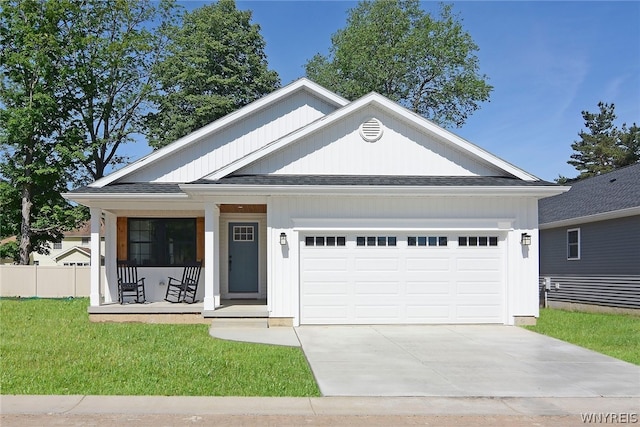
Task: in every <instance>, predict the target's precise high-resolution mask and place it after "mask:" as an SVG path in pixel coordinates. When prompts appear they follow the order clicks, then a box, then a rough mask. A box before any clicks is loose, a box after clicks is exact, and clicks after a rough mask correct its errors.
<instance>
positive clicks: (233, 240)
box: [229, 222, 258, 293]
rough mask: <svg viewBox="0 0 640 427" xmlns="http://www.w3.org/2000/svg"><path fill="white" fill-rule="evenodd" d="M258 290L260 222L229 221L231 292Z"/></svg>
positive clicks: (255, 291)
mask: <svg viewBox="0 0 640 427" xmlns="http://www.w3.org/2000/svg"><path fill="white" fill-rule="evenodd" d="M257 292H258V223H257V222H230V223H229V293H257Z"/></svg>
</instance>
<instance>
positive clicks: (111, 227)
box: [104, 212, 118, 303]
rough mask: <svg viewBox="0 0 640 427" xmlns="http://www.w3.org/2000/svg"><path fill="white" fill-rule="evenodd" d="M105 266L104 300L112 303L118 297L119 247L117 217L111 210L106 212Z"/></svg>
mask: <svg viewBox="0 0 640 427" xmlns="http://www.w3.org/2000/svg"><path fill="white" fill-rule="evenodd" d="M104 217H105V218H104V268H105V277H106V279H107V281H106V283H105V287H104V288H105V289H104V302H105V303H110V302H114V301H115V300H116V299H117V294H118V289H117V287H118V278H117V275H118V273H117V271H116V258H117V256H118V252H117V251H118V249H117V241H116V240H117V234H118V231H117V222H116V221H117V218H116V215H115V214H112V213H111V212H105V213H104Z"/></svg>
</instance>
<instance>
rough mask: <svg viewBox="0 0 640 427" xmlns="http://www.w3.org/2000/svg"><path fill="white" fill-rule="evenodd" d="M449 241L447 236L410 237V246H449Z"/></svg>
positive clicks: (408, 241)
mask: <svg viewBox="0 0 640 427" xmlns="http://www.w3.org/2000/svg"><path fill="white" fill-rule="evenodd" d="M448 242H449V239H448V238H447V237H446V236H409V237H407V245H408V246H447V244H448Z"/></svg>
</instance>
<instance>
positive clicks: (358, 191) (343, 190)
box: [180, 184, 569, 198]
mask: <svg viewBox="0 0 640 427" xmlns="http://www.w3.org/2000/svg"><path fill="white" fill-rule="evenodd" d="M180 189H181V190H182V191H184V192H185V193H187V194H189V195H191V196H195V197H198V196H200V197H202V196H214V195H235V196H238V195H296V196H299V195H300V196H304V195H310V194H318V195H368V196H371V195H373V196H382V197H390V196H411V195H416V196H429V195H434V196H436V195H437V196H488V195H496V196H506V195H508V196H527V197H539V198H542V197H549V196H553V195H556V194H560V193H563V192H565V191H567V190H568V189H569V188H568V187H560V186H556V185H553V186H416V185H412V186H399V185H239V184H180Z"/></svg>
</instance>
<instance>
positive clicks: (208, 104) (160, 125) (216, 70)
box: [146, 0, 280, 148]
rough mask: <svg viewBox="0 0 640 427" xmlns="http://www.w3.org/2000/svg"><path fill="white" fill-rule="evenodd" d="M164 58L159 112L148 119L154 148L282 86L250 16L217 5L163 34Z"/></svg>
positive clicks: (224, 0) (228, 0)
mask: <svg viewBox="0 0 640 427" xmlns="http://www.w3.org/2000/svg"><path fill="white" fill-rule="evenodd" d="M167 30H168V34H170V36H169V37H170V39H171V41H170V43H169V46H168V57H167V59H166V60H165V61H163V62H162V63H158V64H157V65H156V68H155V71H156V73H157V76H158V79H159V81H160V92H159V94H158V95H157V96H156V97H155V98H154V100H155V102H156V106H157V111H155V112H153V113H151V114H149V115H148V116H147V121H146V123H147V128H148V132H147V136H148V137H149V143H150V145H151V146H153V147H155V148H159V147H162V146H164V145H167V144H168V143H169V142H172V141H174V140H176V139H178V138H180V137H182V136H184V135H186V134H188V133H190V132H192V131H194V130H196V129H198V128H200V127H202V126H204V125H206V124H208V123H210V122H212V121H214V120H216V119H218V118H220V117H222V116H224V115H226V114H228V113H230V112H233V111H235V110H237V109H238V108H240V107H242V106H244V105H246V104H248V103H250V102H252V101H254V100H255V99H258V98H260V97H262V96H263V95H265V94H267V93H270V92H272V91H273V90H274V89H276V88H277V87H278V86H279V85H280V80H279V77H278V75H277V73H276V72H275V71H271V70H269V69H268V65H267V60H266V56H265V53H264V47H265V42H264V40H263V38H262V36H261V35H260V27H259V26H258V25H257V24H251V11H240V10H237V9H236V6H235V3H234V2H233V1H232V0H220V1H218V2H217V3H214V4H210V5H206V6H204V7H201V8H199V9H196V10H194V11H193V12H190V13H186V14H185V15H184V17H183V19H182V25H181V26H180V27H176V26H170V27H168V28H167Z"/></svg>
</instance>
